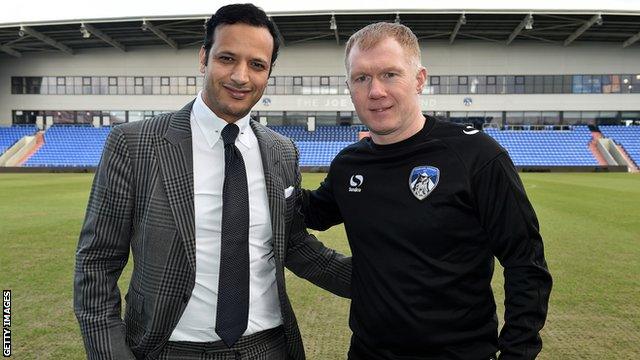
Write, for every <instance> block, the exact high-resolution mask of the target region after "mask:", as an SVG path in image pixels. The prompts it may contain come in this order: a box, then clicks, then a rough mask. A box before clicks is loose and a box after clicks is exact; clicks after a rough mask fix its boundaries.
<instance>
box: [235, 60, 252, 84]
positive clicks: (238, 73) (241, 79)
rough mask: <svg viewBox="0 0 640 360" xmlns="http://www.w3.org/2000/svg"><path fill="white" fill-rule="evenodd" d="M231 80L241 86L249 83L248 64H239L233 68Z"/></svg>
mask: <svg viewBox="0 0 640 360" xmlns="http://www.w3.org/2000/svg"><path fill="white" fill-rule="evenodd" d="M231 80H232V81H233V82H234V83H236V84H239V85H244V84H246V83H247V82H249V69H248V67H247V65H246V64H243V63H238V64H237V65H236V66H234V67H233V71H232V72H231Z"/></svg>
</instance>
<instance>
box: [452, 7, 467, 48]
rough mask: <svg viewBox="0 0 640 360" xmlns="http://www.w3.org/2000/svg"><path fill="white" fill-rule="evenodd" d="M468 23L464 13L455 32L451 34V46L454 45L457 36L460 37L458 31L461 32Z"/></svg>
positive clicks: (454, 29)
mask: <svg viewBox="0 0 640 360" xmlns="http://www.w3.org/2000/svg"><path fill="white" fill-rule="evenodd" d="M466 23H467V18H466V17H465V16H464V13H462V14H460V17H459V18H458V22H457V23H456V27H455V28H453V32H452V33H451V36H449V44H453V41H454V40H455V39H456V36H457V35H458V31H460V28H461V27H462V25H464V24H466Z"/></svg>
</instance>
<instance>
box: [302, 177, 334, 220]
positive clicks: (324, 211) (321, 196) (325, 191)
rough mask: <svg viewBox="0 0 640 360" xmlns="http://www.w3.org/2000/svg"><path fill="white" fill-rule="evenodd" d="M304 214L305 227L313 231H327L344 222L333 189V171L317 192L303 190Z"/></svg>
mask: <svg viewBox="0 0 640 360" xmlns="http://www.w3.org/2000/svg"><path fill="white" fill-rule="evenodd" d="M301 210H302V214H303V215H304V222H305V225H306V226H307V227H308V228H309V229H313V230H321V231H323V230H327V229H328V228H330V227H332V226H334V225H337V224H341V223H342V222H343V220H342V215H341V214H340V208H338V204H337V203H336V201H335V198H334V196H333V191H332V187H331V169H329V173H327V176H326V177H325V178H324V180H323V181H322V182H321V183H320V186H319V187H318V188H317V189H316V190H307V189H302V208H301Z"/></svg>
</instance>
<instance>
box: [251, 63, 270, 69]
mask: <svg viewBox="0 0 640 360" xmlns="http://www.w3.org/2000/svg"><path fill="white" fill-rule="evenodd" d="M251 66H253V67H254V68H256V69H259V70H264V69H266V68H267V67H266V66H265V65H264V64H263V63H261V62H255V61H254V62H252V63H251Z"/></svg>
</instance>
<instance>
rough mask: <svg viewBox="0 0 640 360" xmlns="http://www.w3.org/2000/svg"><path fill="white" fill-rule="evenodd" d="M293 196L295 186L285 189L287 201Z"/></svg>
mask: <svg viewBox="0 0 640 360" xmlns="http://www.w3.org/2000/svg"><path fill="white" fill-rule="evenodd" d="M291 194H293V186H289V187H288V188H286V189H284V197H285V199H286V198H288V197H289V196H291Z"/></svg>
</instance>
